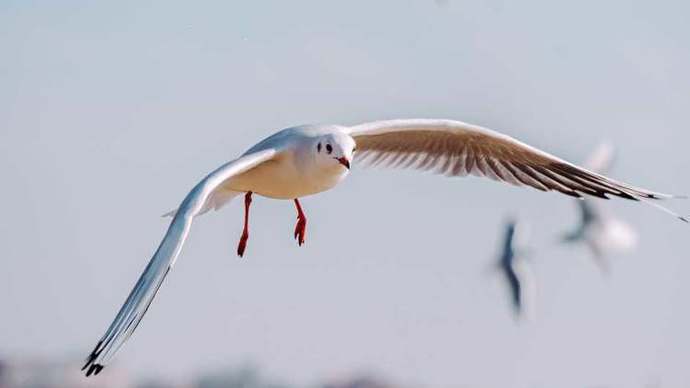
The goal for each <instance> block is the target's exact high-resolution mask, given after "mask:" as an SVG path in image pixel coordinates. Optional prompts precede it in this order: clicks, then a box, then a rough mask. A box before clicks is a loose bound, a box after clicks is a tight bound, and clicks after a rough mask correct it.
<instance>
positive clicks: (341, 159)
mask: <svg viewBox="0 0 690 388" xmlns="http://www.w3.org/2000/svg"><path fill="white" fill-rule="evenodd" d="M335 160H337V161H338V162H340V164H342V165H343V166H345V168H347V169H348V170H349V169H350V161H349V160H347V158H346V157H344V156H341V157H339V158H335Z"/></svg>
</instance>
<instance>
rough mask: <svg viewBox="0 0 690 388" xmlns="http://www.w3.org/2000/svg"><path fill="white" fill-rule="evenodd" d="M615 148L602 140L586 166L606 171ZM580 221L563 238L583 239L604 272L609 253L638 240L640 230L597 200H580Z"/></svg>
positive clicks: (633, 244) (569, 239) (622, 250)
mask: <svg viewBox="0 0 690 388" xmlns="http://www.w3.org/2000/svg"><path fill="white" fill-rule="evenodd" d="M613 160H614V151H613V147H612V146H611V145H610V144H607V143H604V144H601V145H600V146H599V147H598V148H597V149H596V150H595V151H594V152H593V153H592V155H591V156H590V158H589V159H588V160H587V162H586V163H585V167H586V168H588V169H589V170H590V171H596V172H597V173H601V174H604V173H607V172H608V171H609V170H610V169H611V166H612V164H613ZM577 205H578V208H579V211H580V223H579V225H578V226H577V228H575V229H574V230H573V231H572V232H570V233H567V234H566V235H565V236H564V237H563V241H564V242H568V243H584V244H585V245H586V246H587V247H588V248H589V250H590V252H591V254H592V258H593V259H594V262H595V263H596V264H597V266H598V267H599V269H600V270H601V271H602V272H603V273H605V274H606V273H609V272H610V263H609V261H608V259H607V254H609V253H616V252H626V251H630V250H632V249H633V248H634V247H635V245H636V244H637V234H636V233H635V230H634V229H633V228H632V227H631V226H630V225H628V224H627V223H625V222H623V221H621V220H619V219H618V218H615V217H614V216H612V215H611V214H610V213H609V212H608V211H606V210H604V209H603V208H602V207H601V206H599V204H598V203H594V202H593V201H590V200H588V199H582V200H578V201H577Z"/></svg>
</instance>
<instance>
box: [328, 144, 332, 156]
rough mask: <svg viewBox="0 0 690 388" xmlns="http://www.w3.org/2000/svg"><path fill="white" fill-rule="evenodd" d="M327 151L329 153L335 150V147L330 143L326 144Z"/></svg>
mask: <svg viewBox="0 0 690 388" xmlns="http://www.w3.org/2000/svg"><path fill="white" fill-rule="evenodd" d="M326 152H328V153H329V154H330V153H332V152H333V147H332V146H331V145H330V144H326Z"/></svg>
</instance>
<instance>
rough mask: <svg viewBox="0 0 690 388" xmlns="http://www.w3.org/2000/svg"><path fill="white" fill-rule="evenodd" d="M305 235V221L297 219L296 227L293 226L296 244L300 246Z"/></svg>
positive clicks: (302, 218) (304, 219) (300, 218)
mask: <svg viewBox="0 0 690 388" xmlns="http://www.w3.org/2000/svg"><path fill="white" fill-rule="evenodd" d="M306 234H307V219H306V218H304V217H297V225H296V226H295V239H296V240H297V244H298V245H299V246H302V244H304V236H305V235H306Z"/></svg>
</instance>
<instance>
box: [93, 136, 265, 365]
mask: <svg viewBox="0 0 690 388" xmlns="http://www.w3.org/2000/svg"><path fill="white" fill-rule="evenodd" d="M276 154H277V152H276V150H274V149H268V150H263V151H257V152H254V153H251V154H248V155H244V156H242V157H240V158H238V159H235V160H233V161H231V162H228V163H226V164H225V165H223V166H221V167H220V168H218V169H217V170H215V171H213V172H212V173H210V174H209V175H208V176H207V177H206V178H204V179H203V180H202V181H201V182H199V183H198V184H197V185H196V186H194V188H193V189H192V191H190V192H189V194H187V196H186V197H185V199H184V200H183V201H182V204H181V205H180V207H179V209H178V210H177V212H176V213H175V216H174V218H173V220H172V221H171V222H170V227H169V228H168V231H167V233H166V234H165V237H164V238H163V241H162V242H161V243H160V246H159V247H158V250H156V253H155V254H154V255H153V258H151V261H149V264H148V265H147V266H146V269H145V270H144V272H143V273H142V274H141V276H140V277H139V280H138V281H137V283H136V285H135V286H134V289H132V291H131V292H130V294H129V296H128V297H127V300H126V301H125V303H124V305H123V306H122V308H120V311H119V312H118V313H117V316H116V317H115V319H114V320H113V322H112V323H111V324H110V327H109V328H108V330H107V331H106V332H105V334H104V335H103V337H102V338H101V340H100V341H98V344H97V345H96V347H95V348H94V350H93V351H92V352H91V354H90V355H89V357H88V358H87V359H86V364H85V365H84V367H83V368H82V370H86V375H87V376H90V375H91V374H98V373H99V372H100V371H101V370H102V369H103V367H104V366H105V365H106V364H107V363H108V362H110V361H111V360H112V358H113V356H115V353H117V351H118V350H119V349H120V347H121V346H122V345H123V344H124V343H125V342H126V341H127V339H128V338H129V337H130V336H131V335H132V333H133V332H134V330H135V329H136V328H137V326H138V325H139V323H140V321H141V319H142V318H143V317H144V314H146V310H148V308H149V306H150V305H151V302H152V301H153V298H154V297H155V296H156V293H157V292H158V289H159V288H160V286H161V284H162V283H163V280H165V277H166V275H167V274H168V272H169V271H170V269H171V268H172V266H173V265H174V264H175V260H176V259H177V256H178V255H179V254H180V250H181V249H182V245H183V244H184V241H185V239H186V238H187V235H188V233H189V229H190V227H191V226H192V220H193V219H194V217H195V216H197V215H198V214H199V213H200V212H202V211H203V209H204V208H205V206H206V202H207V201H208V199H209V198H210V197H211V196H212V195H213V194H214V192H215V191H216V189H218V188H219V187H221V186H222V184H223V183H224V182H226V181H227V180H228V179H230V178H232V177H233V176H236V175H238V174H241V173H243V172H245V171H247V170H250V169H252V168H253V167H256V166H257V165H259V164H261V163H264V162H266V161H268V160H271V159H272V158H274V157H275V156H276Z"/></svg>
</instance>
